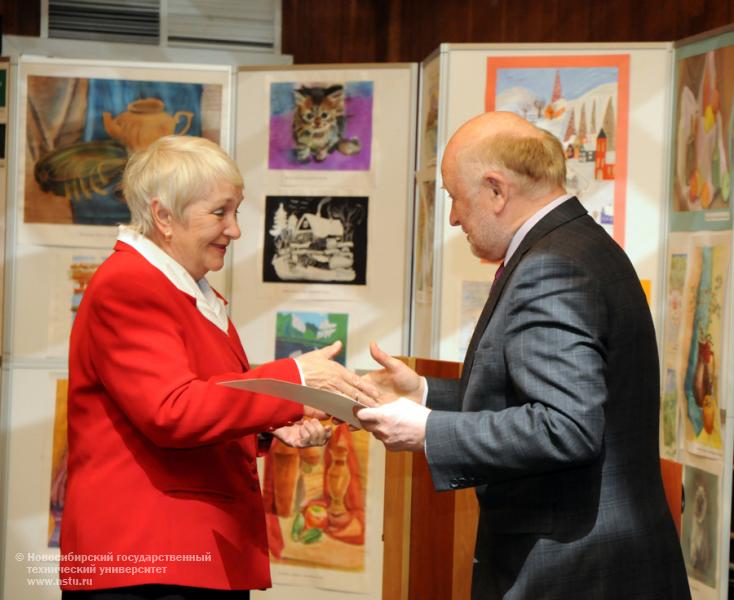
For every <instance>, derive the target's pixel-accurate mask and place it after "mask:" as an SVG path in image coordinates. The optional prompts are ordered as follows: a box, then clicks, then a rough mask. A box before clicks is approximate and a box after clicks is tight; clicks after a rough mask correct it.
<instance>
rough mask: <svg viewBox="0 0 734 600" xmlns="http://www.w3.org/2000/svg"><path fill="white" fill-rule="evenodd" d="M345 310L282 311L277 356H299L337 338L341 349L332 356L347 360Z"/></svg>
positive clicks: (278, 315) (278, 329)
mask: <svg viewBox="0 0 734 600" xmlns="http://www.w3.org/2000/svg"><path fill="white" fill-rule="evenodd" d="M348 322H349V315H348V314H346V313H318V312H304V311H293V312H281V311H278V314H277V315H276V317H275V327H276V331H275V358H297V357H298V356H300V355H301V354H303V353H305V352H311V351H312V350H320V349H321V348H324V347H326V346H329V345H331V344H333V343H335V342H337V341H339V342H341V343H342V349H341V351H340V352H339V354H337V355H336V356H335V357H334V359H333V360H335V361H337V362H338V363H341V364H342V365H345V364H346V361H347V323H348Z"/></svg>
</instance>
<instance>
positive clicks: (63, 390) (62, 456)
mask: <svg viewBox="0 0 734 600" xmlns="http://www.w3.org/2000/svg"><path fill="white" fill-rule="evenodd" d="M68 392H69V380H68V379H58V380H56V412H55V416H54V434H53V450H52V454H51V492H50V495H49V512H48V545H49V547H50V548H58V547H59V535H60V534H61V519H62V517H63V514H64V496H65V494H66V473H67V455H68V451H69V445H68V443H67V441H66V430H67V428H66V406H67V404H66V400H67V397H68Z"/></svg>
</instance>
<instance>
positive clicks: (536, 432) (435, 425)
mask: <svg viewBox="0 0 734 600" xmlns="http://www.w3.org/2000/svg"><path fill="white" fill-rule="evenodd" d="M510 285H511V286H512V287H508V288H506V289H505V294H509V296H508V301H509V302H510V305H509V309H508V313H507V317H506V319H507V326H506V329H505V332H504V335H505V337H504V339H505V346H504V362H505V365H506V369H507V378H508V386H509V387H510V388H511V389H512V391H513V394H514V402H513V403H512V405H511V406H508V407H507V408H505V409H503V410H499V411H489V410H486V411H480V412H467V413H449V412H441V411H434V412H432V413H431V414H430V415H429V418H428V423H427V430H426V455H427V458H428V462H429V465H430V468H431V473H432V477H433V481H434V485H435V486H436V488H437V489H439V490H441V489H449V488H451V489H456V488H461V487H469V486H477V485H482V484H492V483H497V482H501V481H507V480H511V479H516V478H520V477H524V476H532V475H536V474H539V473H543V472H549V471H554V470H559V469H565V468H570V467H573V466H575V465H580V464H585V463H589V462H591V461H593V460H594V459H595V458H596V457H597V456H598V455H599V453H600V452H601V448H602V440H603V435H604V424H605V419H604V406H605V403H606V400H607V387H606V383H605V377H606V345H605V333H604V332H605V331H606V322H607V317H608V315H607V313H606V308H605V302H604V298H603V297H602V294H601V292H600V290H599V286H598V284H597V283H596V282H595V280H594V279H593V278H592V277H591V276H590V275H589V274H588V273H586V272H584V271H583V270H582V269H581V268H580V267H578V266H577V265H575V264H574V263H572V262H571V261H570V260H568V259H564V258H561V257H554V256H547V255H546V256H534V255H533V256H528V257H527V258H525V259H524V260H523V261H522V262H521V263H520V264H519V265H518V267H517V269H516V270H515V272H514V274H513V279H512V281H511V282H510ZM488 404H489V399H487V401H486V402H485V405H488Z"/></svg>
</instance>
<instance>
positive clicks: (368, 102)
mask: <svg viewBox="0 0 734 600" xmlns="http://www.w3.org/2000/svg"><path fill="white" fill-rule="evenodd" d="M372 96H373V84H372V82H371V81H347V82H327V83H324V82H319V83H316V82H314V83H294V82H276V83H272V84H271V86H270V149H269V162H268V164H269V167H270V168H271V169H316V170H352V171H366V170H369V168H370V155H371V148H372Z"/></svg>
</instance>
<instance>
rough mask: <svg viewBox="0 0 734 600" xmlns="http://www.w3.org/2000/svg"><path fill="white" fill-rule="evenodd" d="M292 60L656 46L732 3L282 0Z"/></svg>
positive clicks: (4, 2) (36, 5) (35, 1)
mask: <svg viewBox="0 0 734 600" xmlns="http://www.w3.org/2000/svg"><path fill="white" fill-rule="evenodd" d="M282 15H283V17H282V20H283V30H282V49H283V52H284V53H285V54H292V55H293V58H294V62H295V63H296V64H314V63H353V62H404V61H420V60H422V59H424V58H425V57H426V56H427V55H428V54H429V53H430V52H432V51H433V50H434V49H435V48H436V47H438V45H439V44H441V43H442V42H454V43H460V42H475V43H525V42H631V41H640V42H653V41H670V40H679V39H682V38H685V37H688V36H691V35H695V34H697V33H702V32H704V31H708V30H710V29H715V28H717V27H722V26H724V25H728V24H730V23H734V0H659V1H657V2H651V1H649V0H647V1H646V0H605V1H601V0H592V1H587V2H579V1H578V0H453V1H452V2H446V1H445V0H329V2H314V1H313V0H282ZM0 16H2V19H3V33H6V34H14V35H31V36H38V35H39V32H40V29H41V0H0Z"/></svg>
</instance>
